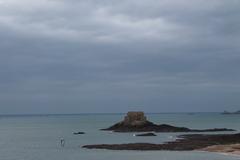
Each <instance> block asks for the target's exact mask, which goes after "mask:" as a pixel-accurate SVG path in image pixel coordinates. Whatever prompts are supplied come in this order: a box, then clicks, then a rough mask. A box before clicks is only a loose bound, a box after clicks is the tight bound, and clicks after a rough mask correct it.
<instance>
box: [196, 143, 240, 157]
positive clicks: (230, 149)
mask: <svg viewBox="0 0 240 160" xmlns="http://www.w3.org/2000/svg"><path fill="white" fill-rule="evenodd" d="M199 151H207V152H216V153H221V154H224V155H233V156H238V157H240V143H236V144H228V145H213V146H209V147H206V148H203V149H199Z"/></svg>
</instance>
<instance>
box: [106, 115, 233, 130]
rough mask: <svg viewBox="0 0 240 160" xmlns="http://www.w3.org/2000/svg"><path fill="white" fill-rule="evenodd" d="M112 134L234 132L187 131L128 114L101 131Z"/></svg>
mask: <svg viewBox="0 0 240 160" xmlns="http://www.w3.org/2000/svg"><path fill="white" fill-rule="evenodd" d="M102 130H105V131H114V132H216V131H234V130H232V129H227V128H214V129H203V130H198V129H189V128H186V127H175V126H171V125H168V124H160V125H157V124H154V123H152V122H150V121H148V120H147V118H146V117H145V116H144V113H143V112H128V113H127V116H126V117H125V118H124V120H123V121H121V122H119V123H116V124H114V125H113V126H111V127H109V128H106V129H102Z"/></svg>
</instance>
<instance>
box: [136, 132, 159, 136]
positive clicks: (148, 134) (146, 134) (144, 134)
mask: <svg viewBox="0 0 240 160" xmlns="http://www.w3.org/2000/svg"><path fill="white" fill-rule="evenodd" d="M135 136H138V137H148V136H157V135H156V134H154V133H151V132H150V133H143V134H136V135H135Z"/></svg>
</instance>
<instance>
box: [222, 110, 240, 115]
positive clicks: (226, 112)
mask: <svg viewBox="0 0 240 160" xmlns="http://www.w3.org/2000/svg"><path fill="white" fill-rule="evenodd" d="M222 114H240V110H238V111H236V112H229V111H224V112H223V113H222Z"/></svg>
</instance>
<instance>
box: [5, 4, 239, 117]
mask: <svg viewBox="0 0 240 160" xmlns="http://www.w3.org/2000/svg"><path fill="white" fill-rule="evenodd" d="M239 6H240V1H238V0H230V1H226V0H212V1H207V0H198V1H188V0H178V1H175V0H170V1H169V0H168V1H167V0H160V1H156V0H148V1H141V2H140V1H137V0H131V1H130V0H122V1H109V0H102V1H97V0H89V1H83V0H41V1H32V0H21V1H18V0H8V1H4V0H0V75H1V78H0V111H1V113H3V114H5V113H7V114H10V113H81V112H126V111H128V110H144V111H146V112H179V111H222V110H225V109H229V110H237V109H239V104H240V98H239V96H240V74H239V68H240V63H239V62H240V54H239V51H240V47H239V44H240V30H239V28H240V21H239V19H240V17H239V15H240V7H239Z"/></svg>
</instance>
